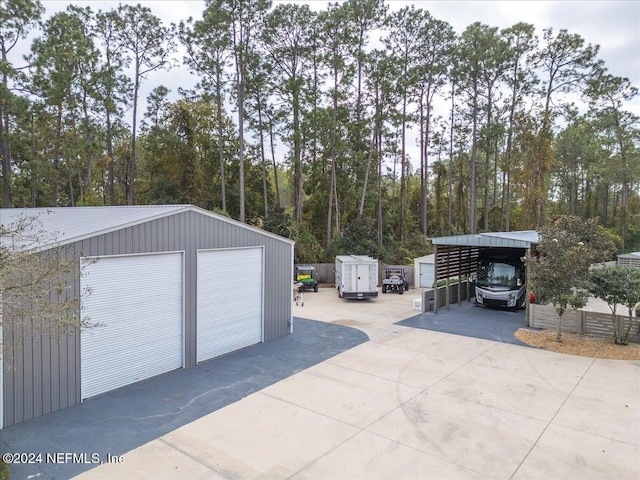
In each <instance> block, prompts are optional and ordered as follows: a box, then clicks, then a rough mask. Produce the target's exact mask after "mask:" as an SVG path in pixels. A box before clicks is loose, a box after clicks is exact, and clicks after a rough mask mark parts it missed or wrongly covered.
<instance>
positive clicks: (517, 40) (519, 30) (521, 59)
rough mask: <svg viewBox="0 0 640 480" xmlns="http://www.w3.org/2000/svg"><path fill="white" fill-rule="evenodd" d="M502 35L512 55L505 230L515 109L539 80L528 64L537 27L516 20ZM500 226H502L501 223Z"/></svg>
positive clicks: (508, 214) (508, 79)
mask: <svg viewBox="0 0 640 480" xmlns="http://www.w3.org/2000/svg"><path fill="white" fill-rule="evenodd" d="M501 35H502V36H503V37H504V39H505V41H506V42H507V45H508V49H507V54H508V55H509V57H508V61H509V62H510V68H509V69H508V71H507V72H506V73H505V82H506V84H507V87H508V88H509V89H510V97H509V101H508V105H509V107H508V108H509V117H508V120H507V126H506V128H507V139H506V151H505V155H504V164H503V167H502V169H503V172H504V177H503V178H505V180H506V184H505V185H504V194H503V196H502V198H503V202H504V204H505V208H504V212H505V213H504V217H505V229H506V231H509V230H510V229H511V224H510V219H511V210H510V209H511V189H510V183H511V174H512V168H513V163H514V158H515V155H513V151H514V148H513V140H514V132H515V128H516V125H515V122H516V119H517V115H516V112H517V110H518V108H519V107H520V108H521V106H522V104H523V103H524V99H525V96H526V95H528V94H530V93H531V90H532V89H533V86H534V84H535V81H536V79H535V75H534V74H533V70H532V69H530V68H527V67H528V65H529V63H530V60H531V56H532V54H533V52H534V51H535V48H536V46H537V40H536V37H535V28H534V26H533V25H530V24H527V23H517V24H515V25H513V26H512V27H510V28H506V29H504V30H502V32H501ZM500 225H501V226H502V222H501V223H500Z"/></svg>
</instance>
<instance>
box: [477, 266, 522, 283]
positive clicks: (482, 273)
mask: <svg viewBox="0 0 640 480" xmlns="http://www.w3.org/2000/svg"><path fill="white" fill-rule="evenodd" d="M519 277H520V268H519V267H516V266H514V265H509V264H508V263H499V262H487V261H480V262H479V264H478V282H477V283H478V285H480V286H484V287H509V288H516V287H518V286H519V285H518V279H519Z"/></svg>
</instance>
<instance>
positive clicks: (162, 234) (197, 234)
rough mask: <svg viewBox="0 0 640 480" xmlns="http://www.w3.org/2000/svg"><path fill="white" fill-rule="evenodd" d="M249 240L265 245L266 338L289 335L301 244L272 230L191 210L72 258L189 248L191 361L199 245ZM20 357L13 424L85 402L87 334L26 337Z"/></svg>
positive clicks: (99, 242)
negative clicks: (296, 250)
mask: <svg viewBox="0 0 640 480" xmlns="http://www.w3.org/2000/svg"><path fill="white" fill-rule="evenodd" d="M247 246H262V247H264V259H265V265H264V271H265V289H264V340H265V341H268V340H272V339H274V338H278V337H281V336H283V335H287V334H288V333H289V332H290V324H289V322H290V320H291V315H292V303H291V283H292V275H293V244H292V243H290V242H288V241H283V240H282V239H279V238H276V237H275V236H273V235H271V234H263V233H261V232H260V231H257V230H254V229H249V228H245V227H243V226H240V225H236V224H235V223H233V222H231V221H226V220H225V219H219V218H216V217H212V216H208V215H204V214H201V213H198V212H197V211H195V210H184V211H180V212H179V213H176V214H174V215H171V216H167V217H162V218H158V219H155V220H151V221H149V222H145V223H141V224H138V225H134V226H130V227H126V228H123V229H120V230H115V231H112V232H109V233H105V234H102V235H97V236H95V237H90V238H86V239H84V240H81V241H78V242H74V243H71V244H69V245H68V247H69V248H68V255H69V258H72V257H73V256H76V257H80V256H104V255H122V254H133V253H146V252H162V251H184V252H185V259H184V260H185V279H184V280H185V332H184V334H185V361H186V365H185V366H187V367H191V366H194V365H195V363H196V350H195V342H196V337H195V325H196V311H195V308H196V280H197V279H196V260H197V257H196V256H197V250H198V249H213V248H228V247H247ZM72 292H73V293H72V294H73V295H75V296H77V295H79V293H80V285H79V282H78V281H74V282H73V289H72ZM9 334H10V332H9ZM5 338H6V337H5ZM34 350H38V351H39V353H34ZM18 357H19V358H17V359H16V360H17V361H16V363H15V365H12V366H9V365H8V364H6V365H5V368H4V372H5V373H4V375H5V376H4V398H5V402H4V412H5V415H4V418H5V424H4V426H5V427H7V426H9V425H13V424H15V423H19V422H22V421H25V420H29V419H31V418H35V417H38V416H41V415H43V414H46V413H50V412H53V411H55V410H59V409H61V408H65V407H68V406H71V405H75V404H78V403H80V339H79V335H75V336H63V337H61V338H60V340H59V341H56V340H51V339H49V338H43V339H37V340H36V343H35V344H34V343H33V341H31V342H25V345H24V346H23V347H22V348H21V349H20V352H19V355H18ZM25 358H28V359H29V360H28V361H33V362H34V363H33V368H25V363H24V359H25ZM31 359H33V360H31ZM5 363H6V362H5ZM14 367H15V368H14ZM40 390H41V391H40ZM27 397H29V400H27ZM25 405H27V406H28V408H29V411H26V410H25V408H24V407H25Z"/></svg>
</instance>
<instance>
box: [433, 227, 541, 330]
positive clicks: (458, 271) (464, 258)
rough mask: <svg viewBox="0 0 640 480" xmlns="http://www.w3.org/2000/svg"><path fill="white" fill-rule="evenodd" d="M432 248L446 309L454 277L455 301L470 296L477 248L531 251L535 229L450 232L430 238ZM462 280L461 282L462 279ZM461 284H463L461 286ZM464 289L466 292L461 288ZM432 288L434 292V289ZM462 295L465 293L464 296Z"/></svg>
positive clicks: (437, 279)
mask: <svg viewBox="0 0 640 480" xmlns="http://www.w3.org/2000/svg"><path fill="white" fill-rule="evenodd" d="M431 243H432V244H433V246H434V248H435V253H434V255H435V267H434V270H435V278H434V283H435V284H436V285H437V283H438V281H440V280H444V281H445V285H446V288H445V289H444V292H445V299H444V305H445V306H446V307H447V308H449V305H450V303H451V293H452V289H451V288H450V287H451V286H452V285H451V283H452V282H451V280H452V279H454V278H455V279H457V292H456V293H457V295H456V298H457V302H458V303H460V302H461V300H462V298H463V297H464V298H467V299H470V298H471V288H472V287H471V282H470V281H469V278H470V277H471V275H472V274H475V273H476V271H477V266H478V257H479V254H480V251H481V250H483V249H487V248H510V249H519V250H522V251H524V252H525V253H528V254H529V255H530V254H531V253H532V248H534V246H535V245H537V243H538V232H536V231H535V230H523V231H517V232H485V233H473V234H468V235H453V236H447V237H435V238H432V239H431ZM463 281H464V282H463ZM463 283H465V284H466V285H464V286H463ZM463 288H466V292H464V291H463ZM437 290H438V289H437V287H436V291H437ZM465 294H466V295H465ZM438 299H439V295H435V298H434V302H433V312H434V313H437V311H438V303H439V302H438ZM526 302H527V303H526V305H527V309H526V312H527V313H526V316H527V324H528V319H529V295H528V294H527V295H526Z"/></svg>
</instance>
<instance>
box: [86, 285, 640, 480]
mask: <svg viewBox="0 0 640 480" xmlns="http://www.w3.org/2000/svg"><path fill="white" fill-rule="evenodd" d="M304 297H305V305H304V307H295V315H296V316H297V317H302V318H308V319H316V320H321V321H325V322H331V323H336V324H341V325H350V326H353V327H355V328H358V329H360V330H362V331H363V332H365V333H367V335H369V337H370V341H368V342H365V343H362V344H360V345H358V346H356V347H354V348H352V349H350V350H347V351H345V352H343V353H341V354H339V355H336V356H334V357H332V358H329V359H327V360H325V361H323V362H322V363H319V364H317V365H315V366H312V367H310V368H308V369H306V370H304V371H301V372H299V373H297V374H295V375H292V376H290V377H288V378H286V379H284V380H281V381H279V382H277V383H275V384H272V385H270V386H268V387H266V388H263V389H262V390H260V391H257V392H255V393H253V394H251V395H249V396H247V397H246V398H244V399H242V400H240V401H237V402H235V403H233V404H230V405H228V406H227V407H224V408H222V409H220V410H217V411H215V412H213V413H211V414H209V415H206V416H204V417H202V418H200V419H198V420H195V421H193V422H192V423H189V424H187V425H184V426H182V427H180V428H177V429H176V430H174V431H172V432H170V433H167V434H165V435H162V436H160V437H159V438H157V439H156V440H153V441H151V442H149V443H147V444H145V445H143V446H141V447H139V448H136V449H135V450H132V451H129V452H128V453H126V454H124V455H123V457H122V463H112V464H104V465H101V466H99V467H97V468H94V469H92V470H89V471H88V472H85V473H83V474H81V475H80V476H78V477H77V478H81V479H87V480H88V479H113V478H127V479H132V478H140V479H147V478H154V479H162V478H166V479H175V478H184V479H254V478H255V479H257V478H261V479H284V478H296V479H375V478H389V479H399V478H415V479H426V478H428V479H457V478H494V479H527V478H536V479H538V478H553V479H565V478H566V479H576V478H580V479H589V478H592V479H599V480H600V479H607V478H611V479H638V478H640V362H638V361H614V360H600V359H592V358H585V357H575V356H567V355H563V354H556V353H552V352H546V351H541V350H537V349H533V348H530V347H523V346H518V345H511V344H505V343H501V342H497V341H492V340H485V339H478V338H471V337H465V336H460V335H453V334H448V333H442V332H435V331H429V330H423V329H416V328H411V327H406V326H402V325H397V324H396V322H398V321H400V320H403V319H406V318H409V317H411V316H413V315H415V314H416V313H418V312H415V311H414V310H413V301H412V300H413V298H418V297H419V291H417V290H412V291H409V292H407V293H405V294H404V295H397V294H386V295H380V297H379V298H378V299H375V300H367V301H349V300H343V299H339V298H338V297H337V294H336V293H335V290H333V289H321V290H320V291H319V292H318V293H305V294H304ZM452 308H455V307H452Z"/></svg>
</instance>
